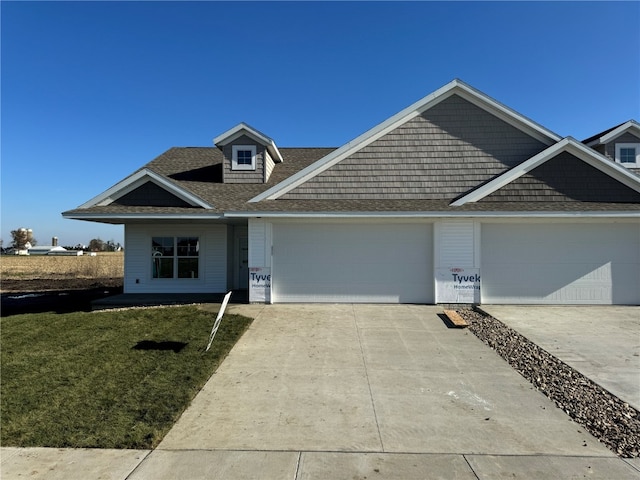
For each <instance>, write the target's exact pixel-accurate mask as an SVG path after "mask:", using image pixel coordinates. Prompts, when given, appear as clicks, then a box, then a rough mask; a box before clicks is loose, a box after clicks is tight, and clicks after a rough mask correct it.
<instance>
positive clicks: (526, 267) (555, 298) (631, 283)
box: [481, 224, 640, 304]
mask: <svg viewBox="0 0 640 480" xmlns="http://www.w3.org/2000/svg"><path fill="white" fill-rule="evenodd" d="M481 259H482V290H481V291H482V301H483V302H484V303H532V304H637V303H639V302H640V298H639V295H640V274H639V273H638V272H640V226H638V225H634V224H573V225H571V224H569V225H567V224H565V225H559V224H552V225H542V224H541V225H510V224H484V225H483V226H482V252H481Z"/></svg>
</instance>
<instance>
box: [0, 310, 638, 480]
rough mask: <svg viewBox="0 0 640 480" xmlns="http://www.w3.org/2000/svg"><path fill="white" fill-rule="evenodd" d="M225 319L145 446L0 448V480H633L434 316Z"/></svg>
mask: <svg viewBox="0 0 640 480" xmlns="http://www.w3.org/2000/svg"><path fill="white" fill-rule="evenodd" d="M231 311H235V312H238V313H245V314H248V315H251V316H254V317H255V318H256V320H255V321H254V323H253V324H252V326H251V327H250V329H249V330H248V331H247V332H246V333H245V335H244V336H243V337H242V339H241V340H240V342H238V344H237V345H236V346H235V347H234V349H233V350H232V351H231V353H230V355H229V356H228V358H227V359H226V360H225V361H224V362H223V364H222V365H221V366H220V368H219V369H218V371H217V373H216V374H215V375H213V376H212V377H211V379H210V380H209V382H208V383H207V384H206V386H205V387H204V389H203V390H202V391H201V392H200V393H199V394H198V395H197V397H196V398H195V399H194V401H193V403H192V405H191V406H190V407H189V408H188V409H187V410H186V411H185V413H184V414H183V415H182V417H181V418H180V420H179V421H178V422H177V423H176V425H175V426H174V428H173V429H172V430H171V431H170V432H169V434H168V435H167V436H166V438H165V439H164V440H163V442H162V443H161V444H160V445H159V447H158V448H157V449H156V450H154V451H151V452H149V451H129V452H126V451H110V452H103V453H101V454H100V455H92V454H91V452H90V451H81V452H77V451H73V450H59V451H55V452H54V451H53V449H20V450H16V451H13V450H11V449H3V459H2V464H3V470H2V473H3V479H4V478H21V475H22V473H24V472H30V474H31V475H32V478H48V479H49V478H61V479H62V478H64V479H65V480H70V479H76V478H78V479H80V478H87V477H86V474H87V472H100V475H96V476H94V477H93V478H113V479H118V480H121V479H122V480H124V479H127V480H141V479H150V478H153V479H155V480H164V479H167V480H168V479H175V478H189V479H192V480H196V479H212V478H215V479H225V480H235V479H255V478H260V479H274V480H275V479H278V480H279V479H294V480H310V479H332V480H340V479H345V480H346V479H356V478H357V479H364V478H367V479H378V480H383V479H402V480H412V479H425V478H429V479H431V478H447V479H454V478H455V479H470V480H472V479H476V480H477V479H500V478H532V479H540V478H554V479H569V478H583V477H584V478H590V479H611V478H616V479H639V478H640V464H639V463H638V462H637V459H635V460H633V461H630V460H623V459H619V458H617V457H616V456H615V455H614V454H613V453H612V452H611V451H610V450H608V449H607V448H605V447H604V446H603V445H601V444H599V443H598V442H597V440H595V439H594V438H593V437H592V436H591V435H589V434H588V433H586V432H585V430H584V429H583V428H582V427H580V426H579V425H577V424H576V423H574V422H573V421H572V420H571V419H570V418H569V417H568V416H567V415H566V414H564V413H563V412H562V411H561V410H559V409H558V408H556V407H555V405H554V404H553V403H552V402H550V401H549V400H548V399H547V398H546V397H545V396H543V395H542V394H541V393H539V392H538V391H536V390H535V389H533V388H532V387H531V385H530V384H529V383H528V382H527V381H526V380H524V379H523V378H522V377H521V376H520V375H519V374H518V373H516V372H515V371H514V370H512V369H511V367H510V366H509V365H508V364H507V363H506V362H504V361H503V360H502V359H501V358H500V357H498V356H497V355H496V354H495V352H494V351H492V350H491V349H490V348H488V347H487V346H485V345H484V344H483V343H482V342H480V340H478V339H477V338H476V337H475V336H474V335H473V334H472V333H470V332H468V331H466V330H456V329H448V328H447V327H446V326H445V325H444V323H443V322H442V320H441V319H440V318H439V317H438V314H439V313H441V311H442V310H441V308H439V307H435V306H417V305H388V306H385V305H270V306H258V305H241V306H232V307H231ZM223 321H224V320H223ZM101 452H102V451H101ZM105 458H106V459H105ZM109 458H110V459H111V460H109ZM79 459H82V460H79ZM73 462H77V463H75V464H74V463H73ZM110 467H111V468H110ZM123 471H124V472H125V473H122V472H123ZM39 473H42V475H41V476H38V475H39ZM103 473H104V475H103ZM56 475H57V476H56Z"/></svg>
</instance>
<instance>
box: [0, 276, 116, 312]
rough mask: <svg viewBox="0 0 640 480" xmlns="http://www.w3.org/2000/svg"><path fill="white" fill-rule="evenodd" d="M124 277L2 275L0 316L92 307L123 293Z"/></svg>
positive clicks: (83, 309)
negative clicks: (12, 277)
mask: <svg viewBox="0 0 640 480" xmlns="http://www.w3.org/2000/svg"><path fill="white" fill-rule="evenodd" d="M122 284H123V279H122V277H117V278H69V277H67V276H48V278H29V279H2V281H1V282H0V291H1V302H0V316H3V317H6V316H9V315H18V314H23V313H39V312H51V311H54V312H57V313H69V312H77V311H89V310H90V309H91V302H92V301H93V300H97V299H99V298H104V297H107V296H110V295H117V294H120V293H122Z"/></svg>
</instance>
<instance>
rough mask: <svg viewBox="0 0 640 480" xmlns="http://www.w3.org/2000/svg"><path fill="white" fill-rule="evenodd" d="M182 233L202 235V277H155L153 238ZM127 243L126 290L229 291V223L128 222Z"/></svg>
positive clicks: (126, 228) (172, 291)
mask: <svg viewBox="0 0 640 480" xmlns="http://www.w3.org/2000/svg"><path fill="white" fill-rule="evenodd" d="M182 236H197V237H199V240H200V252H199V253H200V255H199V258H200V264H199V272H198V275H199V278H195V279H190V278H180V279H177V278H175V279H168V278H152V269H151V237H182ZM125 245H126V248H125V255H124V268H125V278H124V293H182V292H184V293H221V292H225V291H226V288H227V227H226V225H204V224H191V223H188V224H187V223H185V224H181V225H178V224H166V225H156V224H132V225H125ZM136 280H138V283H136Z"/></svg>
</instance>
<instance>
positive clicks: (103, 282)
mask: <svg viewBox="0 0 640 480" xmlns="http://www.w3.org/2000/svg"><path fill="white" fill-rule="evenodd" d="M101 287H104V288H118V287H120V288H122V278H65V277H62V276H61V277H58V278H56V277H50V278H32V279H19V280H18V279H6V280H5V279H3V280H2V281H0V292H1V293H3V294H4V293H15V292H48V291H52V290H90V289H93V288H101Z"/></svg>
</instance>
